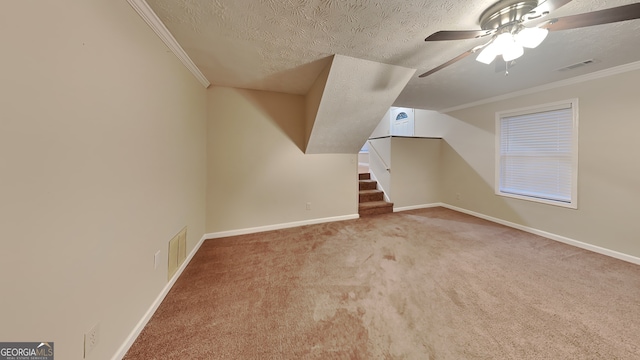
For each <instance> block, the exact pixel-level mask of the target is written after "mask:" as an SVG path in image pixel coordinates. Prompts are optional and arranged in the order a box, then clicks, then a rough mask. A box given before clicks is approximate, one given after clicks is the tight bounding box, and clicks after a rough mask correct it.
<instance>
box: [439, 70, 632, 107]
mask: <svg viewBox="0 0 640 360" xmlns="http://www.w3.org/2000/svg"><path fill="white" fill-rule="evenodd" d="M638 69H640V61H636V62H632V63H629V64H625V65H620V66H615V67H612V68H609V69H604V70H600V71H596V72H592V73H590V74H585V75H580V76H576V77H572V78H570V79H565V80H560V81H556V82H552V83H549V84H545V85H540V86H536V87H532V88H529V89H524V90H520V91H514V92H510V93H508V94H504V95H498V96H494V97H490V98H487V99H483V100H478V101H474V102H470V103H468V104H462V105H458V106H453V107H450V108H447V109H443V110H440V111H438V112H440V113H443V114H445V113H449V112H452V111H457V110H462V109H466V108H470V107H473V106H478V105H484V104H489V103H492V102H496V101H500V100H507V99H512V98H514V97H518V96H523V95H529V94H533V93H537V92H541V91H546V90H551V89H555V88H559V87H563V86H568V85H574V84H579V83H581V82H585V81H590V80H595V79H600V78H604V77H607V76H613V75H617V74H622V73H625V72H628V71H634V70H638Z"/></svg>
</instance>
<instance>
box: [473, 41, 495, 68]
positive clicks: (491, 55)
mask: <svg viewBox="0 0 640 360" xmlns="http://www.w3.org/2000/svg"><path fill="white" fill-rule="evenodd" d="M498 55H500V54H498V53H497V52H496V48H495V46H494V45H493V42H492V43H490V44H489V45H487V46H485V48H484V49H482V51H480V54H478V57H477V58H476V61H479V62H481V63H483V64H487V65H489V64H491V63H492V62H493V59H495V58H496V56H498Z"/></svg>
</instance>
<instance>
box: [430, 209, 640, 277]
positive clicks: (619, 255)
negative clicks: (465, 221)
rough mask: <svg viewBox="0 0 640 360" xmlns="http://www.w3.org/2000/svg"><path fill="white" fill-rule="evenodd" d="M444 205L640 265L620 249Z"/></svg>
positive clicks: (637, 260)
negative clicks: (612, 248) (608, 247)
mask: <svg viewBox="0 0 640 360" xmlns="http://www.w3.org/2000/svg"><path fill="white" fill-rule="evenodd" d="M439 205H440V206H442V207H445V208H447V209H451V210H455V211H458V212H461V213H465V214H468V215H471V216H475V217H478V218H481V219H485V220H489V221H492V222H495V223H498V224H501V225H505V226H509V227H512V228H514V229H518V230H522V231H526V232H528V233H531V234H534V235H538V236H542V237H545V238H547V239H551V240H555V241H558V242H561V243H565V244H568V245H572V246H575V247H579V248H581V249H585V250H589V251H593V252H595V253H598V254H602V255H606V256H610V257H612V258H616V259H619V260H623V261H626V262H630V263H632V264H636V265H640V258H639V257H636V256H632V255H629V254H625V253H621V252H619V251H615V250H611V249H607V248H603V247H600V246H597V245H592V244H588V243H584V242H582V241H578V240H575V239H571V238H568V237H565V236H561V235H556V234H553V233H550V232H546V231H543V230H538V229H534V228H531V227H528V226H524V225H520V224H516V223H513V222H510V221H506V220H502V219H498V218H495V217H492V216H488V215H484V214H481V213H477V212H475V211H471V210H467V209H463V208H459V207H457V206H453V205H449V204H445V203H441V204H439Z"/></svg>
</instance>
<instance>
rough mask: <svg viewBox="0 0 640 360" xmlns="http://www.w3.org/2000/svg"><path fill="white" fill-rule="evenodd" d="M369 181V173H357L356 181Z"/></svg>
mask: <svg viewBox="0 0 640 360" xmlns="http://www.w3.org/2000/svg"><path fill="white" fill-rule="evenodd" d="M370 179H371V174H370V173H359V174H358V180H370Z"/></svg>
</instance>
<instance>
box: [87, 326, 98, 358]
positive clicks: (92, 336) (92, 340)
mask: <svg viewBox="0 0 640 360" xmlns="http://www.w3.org/2000/svg"><path fill="white" fill-rule="evenodd" d="M98 340H100V323H97V324H95V325H93V327H92V328H91V329H90V330H89V331H87V333H86V334H84V357H85V359H86V358H87V355H89V354H90V353H91V351H92V350H93V349H95V347H96V346H97V345H98Z"/></svg>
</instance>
